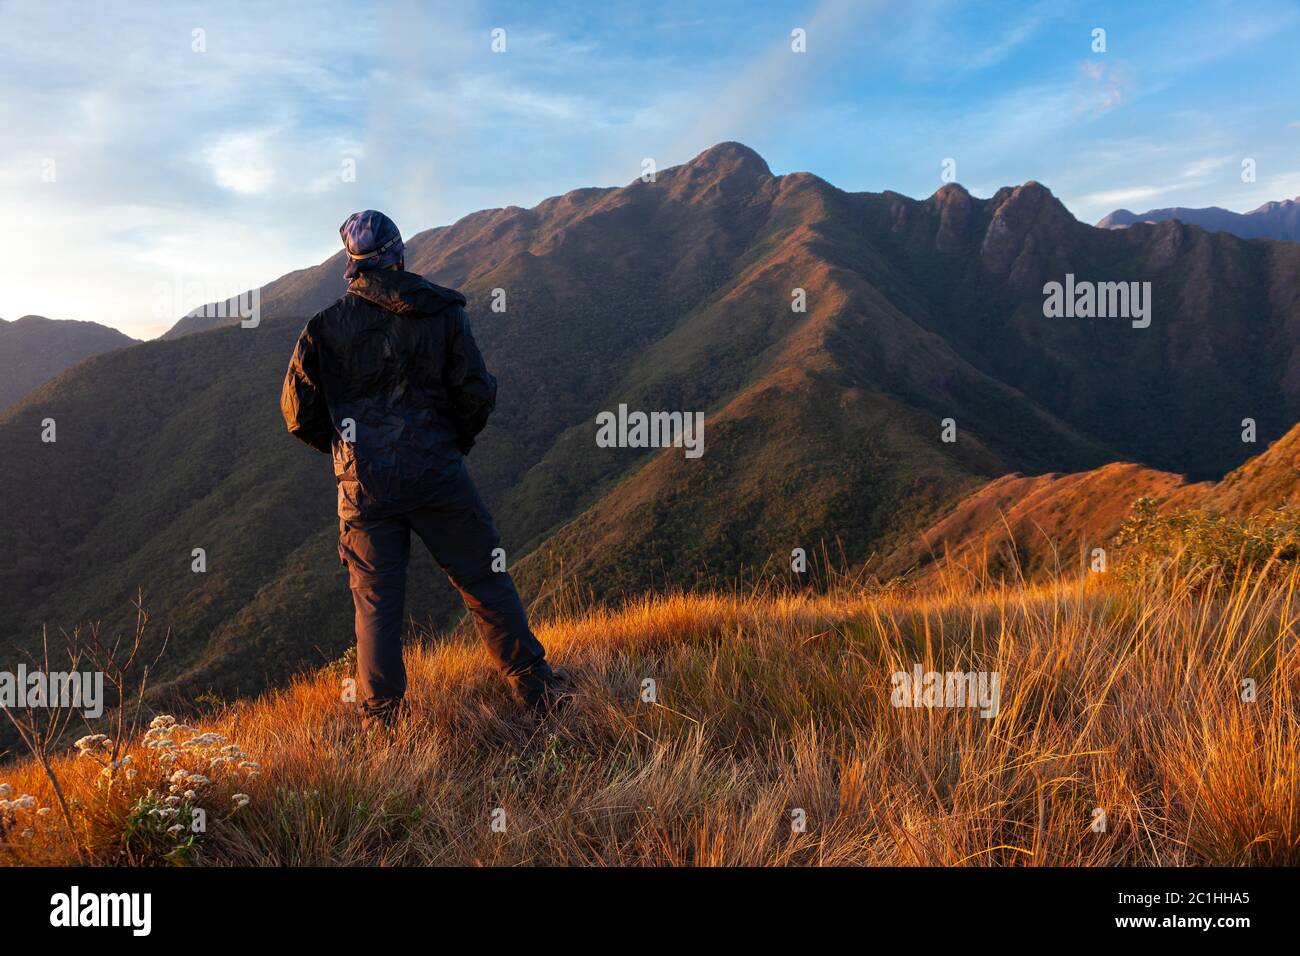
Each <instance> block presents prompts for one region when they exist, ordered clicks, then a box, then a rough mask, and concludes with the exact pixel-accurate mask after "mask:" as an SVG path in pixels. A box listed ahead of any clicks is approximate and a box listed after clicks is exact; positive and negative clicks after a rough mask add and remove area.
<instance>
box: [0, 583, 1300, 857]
mask: <svg viewBox="0 0 1300 956" xmlns="http://www.w3.org/2000/svg"><path fill="white" fill-rule="evenodd" d="M1204 584H1205V582H1204V580H1203V576H1202V575H1201V574H1200V573H1193V572H1190V571H1176V572H1167V573H1165V574H1164V575H1159V574H1156V575H1153V576H1149V577H1147V578H1146V579H1145V580H1144V581H1142V582H1140V583H1127V584H1119V583H1114V582H1111V581H1109V580H1108V579H1107V577H1106V576H1104V575H1097V576H1094V577H1093V578H1090V579H1087V580H1082V581H1077V580H1060V581H1054V582H1047V583H1043V584H1037V585H1023V586H1018V587H1005V588H1001V587H1000V588H989V589H986V590H963V589H962V588H961V587H959V586H957V585H952V584H949V585H942V586H937V587H936V590H934V591H932V592H930V593H927V594H921V595H916V594H906V593H886V592H871V591H868V590H864V589H861V588H857V587H853V586H849V585H846V586H844V587H842V588H839V589H837V590H835V591H834V592H833V593H829V594H790V593H785V594H782V593H776V592H771V591H763V592H756V593H753V594H744V595H738V594H716V595H674V596H668V597H662V598H646V599H643V600H636V601H632V602H630V603H628V604H627V605H626V606H625V607H623V608H621V609H618V610H606V609H595V610H588V611H585V612H569V613H567V614H566V615H565V616H563V617H561V618H559V619H556V620H552V621H550V622H549V623H544V624H543V625H542V626H541V627H540V628H539V636H540V637H541V638H542V640H543V642H544V643H545V644H546V646H547V647H548V648H549V650H550V655H551V657H552V658H553V659H555V660H556V661H559V662H563V663H564V664H566V665H568V666H570V667H571V668H573V669H574V670H575V671H576V672H577V673H578V675H579V693H578V695H577V697H576V699H575V700H574V702H573V703H572V705H571V706H570V707H569V709H568V710H566V711H565V712H564V713H563V714H562V715H560V716H559V717H557V718H552V719H550V720H548V721H545V722H543V723H540V724H538V723H534V722H532V721H530V720H528V719H525V718H524V717H523V716H522V715H520V714H519V713H518V712H517V711H516V710H515V709H514V708H513V706H512V705H511V704H510V702H509V700H508V698H507V695H506V692H505V690H504V688H503V687H502V685H501V684H500V683H499V681H498V679H497V677H496V676H495V674H494V673H493V672H492V671H491V669H490V667H489V664H488V661H487V658H486V655H485V654H484V653H483V651H482V650H481V649H480V648H479V647H478V646H477V645H475V644H474V643H473V642H472V641H470V640H468V639H467V638H464V637H462V636H460V635H456V636H453V637H451V638H445V639H443V640H441V641H438V642H431V643H429V644H427V645H425V646H420V647H413V648H412V649H410V650H409V652H408V665H409V669H410V674H409V677H410V687H411V702H412V705H413V708H412V716H411V719H410V721H409V723H408V724H407V725H406V726H405V727H404V728H403V729H402V730H401V732H400V733H399V734H398V735H397V736H396V738H395V739H392V740H389V739H387V738H382V737H367V736H366V735H364V733H363V732H362V731H361V730H360V728H359V724H358V721H357V719H356V717H355V715H354V714H353V712H352V705H351V704H349V703H346V702H345V701H344V700H343V699H342V694H341V683H340V681H341V678H342V677H343V676H344V675H345V673H346V671H343V670H340V669H333V670H331V669H326V670H324V671H322V672H320V673H319V674H315V675H312V676H309V677H304V678H302V679H300V680H299V681H297V682H296V683H295V684H293V685H292V686H291V687H289V688H287V689H286V690H284V691H281V692H276V693H272V694H268V695H266V696H265V697H263V698H262V699H260V700H256V701H250V702H245V703H241V704H236V705H233V706H231V707H229V708H228V709H226V710H225V711H223V712H222V713H219V714H217V715H214V716H210V717H209V718H208V719H205V720H202V721H198V720H192V721H191V722H192V723H197V724H199V729H200V730H202V731H207V732H214V733H219V734H222V735H224V736H225V737H228V738H230V739H231V740H236V741H238V742H239V745H240V746H242V747H243V750H244V751H246V753H247V756H248V758H249V759H251V760H252V761H256V762H258V763H260V765H261V774H260V776H257V777H255V778H252V779H247V780H245V781H240V782H239V783H238V786H239V787H240V788H241V789H242V790H243V791H244V792H246V793H247V794H248V796H249V798H250V801H249V803H248V805H247V806H244V807H242V808H240V809H239V810H238V811H237V812H231V810H230V796H231V795H230V794H229V793H227V792H225V791H226V790H232V789H233V787H234V786H235V783H234V782H231V783H230V784H229V785H228V786H227V785H225V784H223V785H222V786H223V787H225V789H223V790H221V791H220V793H214V794H213V795H212V799H211V802H212V803H213V806H214V807H215V808H218V812H214V813H213V814H212V815H211V816H210V818H209V825H208V830H207V832H206V833H204V834H202V835H200V836H199V837H197V838H196V839H194V840H192V841H189V842H190V844H192V845H190V846H189V848H188V849H187V851H186V852H185V853H183V854H181V855H180V856H179V857H178V856H176V855H174V854H172V855H169V854H168V853H167V852H164V850H166V848H165V847H164V848H159V847H154V846H145V847H143V848H142V847H140V846H136V845H135V844H132V842H131V839H130V831H131V820H132V808H133V807H135V806H136V805H137V801H138V800H139V797H140V796H141V794H143V793H144V791H145V790H147V789H149V788H150V787H152V788H155V789H157V788H158V787H159V785H160V780H155V779H153V777H155V776H159V774H160V773H161V772H162V770H163V769H165V768H163V767H161V766H159V767H155V766H154V765H153V763H151V761H156V756H151V753H152V752H150V751H146V750H144V749H143V747H142V746H136V747H133V748H132V749H131V750H130V752H131V753H132V754H135V755H137V756H136V761H137V763H136V764H135V765H134V767H135V769H136V770H137V773H136V775H135V776H134V777H133V778H132V780H131V781H130V782H129V784H128V782H127V781H125V780H124V779H123V780H120V781H118V782H115V783H114V786H113V787H112V788H109V787H106V786H105V785H104V784H103V782H102V780H101V779H100V777H99V773H100V768H99V767H98V766H97V765H94V764H92V762H90V761H87V760H84V759H83V760H77V759H75V758H73V757H71V756H69V757H67V758H64V759H60V760H59V761H57V762H56V763H55V771H56V773H57V774H58V775H59V777H60V779H61V781H62V783H63V786H64V788H65V790H66V791H67V792H68V793H69V794H70V795H71V796H73V797H74V798H75V800H76V801H77V802H78V809H77V810H76V812H75V814H74V820H75V823H76V828H77V835H76V840H77V841H78V842H79V844H80V845H81V846H82V847H83V848H84V849H85V851H86V852H87V853H88V854H89V855H90V857H91V858H92V859H93V860H95V861H97V862H103V863H120V862H173V863H174V862H188V863H207V864H255V865H296V864H343V865H348V864H412V865H414V864H420V865H426V864H434V865H439V864H455V865H466V864H468V865H475V864H483V865H519V864H574V865H590V864H595V865H629V864H691V865H808V864H811V865H861V864H865V865H896V864H923V865H958V864H961V865H1039V864H1064V865H1079V866H1097V865H1116V864H1139V865H1144V864H1168V865H1196V864H1223V865H1253V864H1289V865H1295V864H1297V863H1300V814H1298V804H1300V800H1298V798H1300V782H1298V781H1300V766H1297V763H1298V760H1297V752H1298V748H1297V745H1298V744H1300V740H1298V739H1297V736H1298V735H1297V716H1298V715H1300V711H1298V710H1297V691H1298V690H1300V680H1298V678H1300V667H1298V666H1297V653H1298V652H1297V641H1296V621H1297V615H1298V613H1300V606H1298V604H1297V601H1296V584H1297V575H1296V573H1295V571H1294V570H1292V571H1290V572H1288V573H1287V574H1285V575H1281V576H1279V575H1278V574H1276V573H1267V574H1258V573H1246V574H1242V575H1240V576H1237V577H1236V578H1235V579H1234V580H1233V581H1232V582H1231V583H1230V584H1228V585H1226V586H1224V587H1206V586H1204ZM916 663H920V664H921V665H922V667H923V668H924V669H925V670H935V671H953V670H959V671H996V672H998V673H1000V675H1001V679H1002V694H1001V702H1000V710H999V712H998V714H997V716H996V717H994V718H992V719H983V718H981V717H980V716H979V715H978V714H977V713H976V712H974V711H973V710H970V709H942V708H935V709H925V708H919V709H912V708H895V707H893V706H891V703H890V691H891V684H890V675H891V674H892V673H893V672H895V671H906V670H910V669H911V668H912V667H913V665H914V664H916ZM646 680H653V681H654V690H655V693H656V696H657V700H656V702H654V703H647V702H646V701H645V700H643V693H644V692H645V687H646V686H647V685H645V684H644V682H645V681H646ZM1247 680H1249V681H1253V686H1254V692H1255V697H1254V699H1253V700H1245V699H1243V688H1244V686H1245V685H1243V681H1247ZM1246 696H1249V695H1246ZM0 781H3V782H4V783H7V784H9V785H10V786H11V787H12V788H13V796H14V797H17V796H19V795H32V796H34V797H35V804H34V807H33V808H31V809H20V810H16V811H14V812H13V813H11V817H12V821H13V822H12V823H11V825H10V826H9V827H8V828H7V829H6V831H5V835H4V842H3V844H2V845H0V860H3V861H6V862H10V863H66V862H75V854H74V849H73V847H74V843H73V840H72V839H71V838H70V837H69V834H68V833H67V832H66V827H65V825H64V824H63V823H62V821H61V819H60V818H59V814H58V813H57V812H54V813H48V814H44V815H41V816H39V817H38V816H35V815H34V814H35V813H36V812H37V809H38V808H39V807H48V806H50V805H51V802H52V795H51V790H50V785H49V783H48V781H47V780H46V779H45V777H44V776H43V774H42V773H41V771H40V769H39V768H38V767H37V766H35V765H34V764H32V763H19V764H15V765H11V766H7V767H4V768H3V769H0ZM500 811H504V814H502V813H501V812H500ZM797 811H801V812H802V813H801V814H800V813H798V812H797ZM1103 814H1104V829H1103V828H1101V825H1100V821H1101V820H1102V819H1103V817H1102V815H1103ZM799 817H801V818H802V819H803V820H804V821H805V824H806V825H805V828H804V830H803V832H797V831H796V829H795V828H794V827H792V821H793V820H795V819H796V818H799ZM494 821H495V822H496V823H497V824H498V826H497V828H494V827H493V823H494ZM501 824H504V829H501ZM25 831H30V833H29V835H27V836H23V835H22V834H23V832H25Z"/></svg>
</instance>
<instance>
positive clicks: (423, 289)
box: [348, 269, 465, 316]
mask: <svg viewBox="0 0 1300 956" xmlns="http://www.w3.org/2000/svg"><path fill="white" fill-rule="evenodd" d="M348 292H350V293H351V294H352V295H356V296H360V297H361V298H363V299H365V300H366V301H367V302H373V303H374V304H375V305H377V306H379V307H380V308H381V309H387V310H388V311H389V312H396V313H397V314H398V315H409V316H420V315H437V314H438V313H439V312H441V311H442V310H443V309H446V308H450V307H451V306H453V305H464V304H465V297H464V296H463V295H461V294H460V293H459V292H457V291H456V290H455V289H447V288H444V287H443V286H440V285H434V284H433V283H432V282H430V281H429V280H428V279H426V278H424V277H423V276H420V275H416V274H415V273H414V272H404V271H399V270H395V269H368V270H366V271H365V272H362V273H361V274H360V275H358V276H357V277H356V278H355V279H353V280H352V281H351V282H350V283H349V284H348Z"/></svg>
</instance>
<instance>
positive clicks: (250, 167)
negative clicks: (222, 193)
mask: <svg viewBox="0 0 1300 956" xmlns="http://www.w3.org/2000/svg"><path fill="white" fill-rule="evenodd" d="M271 135H272V134H271V133H269V132H256V133H254V132H247V133H232V134H230V135H227V136H223V137H221V138H220V139H219V140H217V142H216V143H215V144H214V145H212V146H210V147H209V148H208V150H207V151H206V153H205V157H206V159H207V162H208V165H209V166H210V167H212V178H213V180H214V181H215V182H216V184H217V185H218V186H221V187H223V188H225V189H229V190H231V191H232V192H237V193H241V194H244V195H255V194H257V193H262V192H266V191H267V190H268V189H270V188H271V187H272V186H273V185H275V168H274V167H273V166H272V165H271V163H270V161H269V159H268V157H267V150H266V140H267V138H268V137H269V136H271Z"/></svg>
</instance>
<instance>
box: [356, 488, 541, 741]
mask: <svg viewBox="0 0 1300 956" xmlns="http://www.w3.org/2000/svg"><path fill="white" fill-rule="evenodd" d="M412 531H414V532H415V533H416V534H417V535H418V536H419V537H420V540H421V541H423V542H424V545H425V547H427V548H428V549H429V552H430V553H431V554H432V555H433V557H434V560H436V561H437V562H438V564H439V565H440V566H441V567H442V569H443V571H445V572H446V573H447V577H448V578H449V579H450V580H451V583H452V584H453V585H455V587H456V589H457V590H458V591H459V592H460V595H461V597H462V598H463V599H464V601H465V606H466V607H467V608H469V610H470V612H471V613H472V614H473V615H474V623H475V626H476V628H477V629H478V633H479V636H480V637H481V638H482V639H483V643H484V644H486V645H487V648H488V651H489V652H490V653H491V654H492V657H493V659H494V660H495V661H496V664H497V667H498V668H499V669H500V671H501V674H502V676H503V677H505V678H506V680H507V681H508V682H509V683H510V685H511V689H512V690H513V691H514V693H515V696H516V697H518V698H520V699H521V700H522V699H524V698H525V697H526V696H527V693H528V690H529V687H530V684H532V683H536V682H538V681H543V682H544V681H545V680H546V679H547V678H548V677H549V675H550V673H551V671H550V667H549V666H548V665H547V663H546V661H545V651H544V650H543V648H542V645H541V643H540V642H539V641H538V640H537V638H536V637H534V636H533V632H532V631H531V630H529V628H528V618H527V616H526V615H525V613H524V607H523V603H522V602H521V601H520V600H519V592H518V591H516V590H515V584H514V581H512V580H511V578H510V575H509V574H508V573H507V572H505V571H494V570H492V550H493V549H494V548H496V547H497V545H498V543H499V540H500V539H499V537H498V536H497V531H496V526H495V525H494V524H493V522H492V516H491V515H490V514H488V510H487V507H486V506H485V505H484V504H483V501H482V499H480V498H479V495H478V491H477V490H476V489H475V488H474V484H473V482H472V481H471V480H470V477H469V474H468V473H467V472H465V471H463V470H462V471H461V477H460V478H459V479H458V480H457V481H456V483H455V484H454V486H453V487H452V489H451V490H450V491H449V492H448V493H447V494H446V495H443V496H440V497H439V499H438V500H436V501H433V502H430V503H429V504H427V505H425V506H423V507H421V508H417V509H415V510H414V511H408V512H405V513H403V514H399V515H394V516H392V517H386V518H378V519H340V520H339V556H340V557H341V558H342V560H343V563H344V564H345V565H347V568H348V579H349V584H350V586H351V588H352V602H353V604H354V605H355V607H356V631H357V685H358V687H357V689H358V695H357V697H358V704H359V706H360V708H361V711H362V713H363V714H364V715H366V716H367V717H373V718H379V719H381V720H382V719H387V718H389V717H391V716H393V715H394V714H395V713H396V711H397V709H398V707H399V706H400V705H401V702H402V697H403V696H404V695H405V693H406V668H405V666H404V665H403V664H402V630H403V625H404V623H405V620H404V616H405V605H406V565H407V561H408V559H409V557H410V553H411V532H412Z"/></svg>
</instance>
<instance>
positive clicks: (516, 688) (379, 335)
mask: <svg viewBox="0 0 1300 956" xmlns="http://www.w3.org/2000/svg"><path fill="white" fill-rule="evenodd" d="M339 234H340V235H341V236H342V238H343V249H344V251H345V252H346V253H347V257H348V267H347V270H346V271H345V272H344V276H345V277H346V278H347V279H348V280H349V283H348V290H347V293H346V294H345V295H344V296H343V297H342V298H341V299H339V300H338V301H337V302H335V303H334V304H333V305H331V306H330V307H329V308H327V309H325V310H324V311H322V312H318V313H317V314H316V315H315V316H313V317H312V319H311V320H310V321H309V322H308V323H307V325H306V327H305V328H304V329H303V330H302V334H301V335H300V336H299V337H298V344H297V346H296V347H295V348H294V352H293V358H292V359H290V361H289V370H288V372H287V373H286V374H285V377H284V387H283V389H282V390H281V393H280V411H281V413H282V414H283V415H284V420H285V424H286V425H287V426H288V428H289V432H290V433H291V434H292V435H294V436H296V437H297V438H300V439H302V440H303V441H304V442H306V443H307V444H309V445H311V446H312V447H313V448H316V449H318V450H320V451H322V452H326V453H329V454H331V455H332V457H333V459H334V477H335V479H336V480H337V481H338V512H339V556H340V558H341V559H342V561H343V563H344V564H345V565H346V566H347V569H348V578H349V582H350V584H351V588H352V600H353V603H354V605H355V606H356V634H357V682H358V684H359V685H360V690H361V694H360V698H361V699H360V707H361V711H362V713H363V714H364V715H365V716H366V717H367V718H368V719H370V720H375V721H378V722H380V723H384V724H390V723H391V722H392V721H393V720H394V718H395V717H396V716H397V714H398V712H399V709H400V707H401V704H402V698H403V695H404V694H405V693H406V670H405V668H404V666H403V664H402V626H403V622H404V608H405V603H406V565H407V559H408V557H409V555H410V543H411V532H412V531H414V532H415V533H416V535H418V536H419V538H420V540H422V541H423V542H424V544H425V547H427V548H428V549H429V551H430V552H431V553H432V554H433V556H434V558H435V559H436V560H437V562H438V564H439V565H440V566H441V567H442V569H443V570H444V571H445V572H446V573H447V576H448V577H449V578H450V579H451V582H452V584H454V585H455V586H456V589H457V590H458V591H460V594H461V597H462V598H463V599H464V601H465V604H466V606H467V607H468V608H469V610H470V611H471V612H472V613H473V615H474V619H475V625H476V627H477V628H478V632H479V635H480V636H481V637H482V638H483V641H484V643H485V644H486V645H487V647H488V650H489V651H490V652H491V653H492V655H493V657H494V658H495V659H496V662H497V665H498V666H499V668H500V670H501V673H502V674H503V676H504V677H505V679H506V680H507V682H508V683H509V684H510V687H511V690H512V691H513V692H514V695H515V697H516V698H517V699H518V700H519V701H520V702H521V703H522V704H524V706H526V707H527V708H529V709H530V710H533V711H538V712H543V713H544V712H547V711H549V710H550V709H551V708H552V707H554V705H555V703H556V702H557V701H558V700H559V699H560V698H561V697H562V696H563V693H564V689H565V687H566V683H567V682H566V680H565V678H564V675H563V674H562V673H557V672H554V671H552V670H551V668H550V666H549V665H548V664H547V662H546V659H545V651H544V650H543V648H542V645H541V644H540V643H539V642H538V640H537V638H536V637H534V636H533V633H532V631H530V630H529V628H528V619H527V617H526V615H525V614H524V608H523V604H522V603H521V602H520V600H519V594H518V592H517V591H516V590H515V585H514V582H513V581H512V580H511V579H510V575H509V574H508V573H506V572H505V571H495V570H493V567H492V563H493V554H492V552H493V549H495V548H496V547H497V544H498V537H497V532H496V527H495V526H494V525H493V523H492V517H491V515H489V514H488V511H487V508H486V507H485V506H484V504H483V502H482V500H481V499H480V498H479V496H478V492H477V491H476V490H475V488H474V484H473V482H472V481H471V480H470V476H469V472H468V471H467V470H466V468H465V461H464V456H465V455H466V454H467V453H468V452H469V450H470V448H471V447H472V446H473V444H474V438H475V436H476V435H478V433H479V432H480V431H482V430H483V426H484V425H485V424H487V419H488V415H490V414H491V412H492V409H493V407H494V406H495V404H496V379H494V378H493V377H492V375H490V374H489V373H488V370H487V368H486V367H485V366H484V364H483V356H482V355H481V354H480V353H479V350H478V346H477V345H475V343H474V336H473V335H472V334H471V333H470V327H469V318H468V316H467V315H466V313H465V309H464V306H465V297H464V296H463V295H461V294H460V293H459V292H456V291H454V290H452V289H444V288H443V287H442V286H437V285H434V284H433V283H432V282H429V281H427V280H425V279H424V278H422V277H421V276H419V275H416V274H415V273H411V272H406V271H405V270H404V266H405V261H404V256H403V245H402V237H401V233H399V232H398V229H397V226H396V225H395V224H394V223H393V221H392V220H391V219H389V218H388V217H387V216H385V215H384V214H383V213H379V212H375V211H373V210H366V211H365V212H359V213H354V214H353V215H351V216H349V217H348V220H347V221H346V222H345V223H343V225H342V226H341V227H340V229H339Z"/></svg>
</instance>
